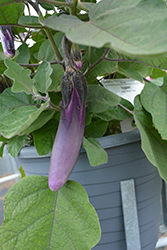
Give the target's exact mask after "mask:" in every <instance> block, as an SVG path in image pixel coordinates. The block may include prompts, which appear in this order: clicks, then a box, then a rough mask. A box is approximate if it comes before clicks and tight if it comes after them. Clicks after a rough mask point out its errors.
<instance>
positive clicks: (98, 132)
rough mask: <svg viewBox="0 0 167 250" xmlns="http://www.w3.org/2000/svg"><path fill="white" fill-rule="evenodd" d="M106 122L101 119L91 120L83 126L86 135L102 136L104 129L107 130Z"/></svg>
mask: <svg viewBox="0 0 167 250" xmlns="http://www.w3.org/2000/svg"><path fill="white" fill-rule="evenodd" d="M107 125H108V122H106V121H103V120H100V119H99V120H97V121H95V122H91V123H90V124H89V125H88V126H87V127H86V128H85V134H86V136H87V137H93V138H97V137H102V136H103V135H104V134H105V132H106V130H107Z"/></svg>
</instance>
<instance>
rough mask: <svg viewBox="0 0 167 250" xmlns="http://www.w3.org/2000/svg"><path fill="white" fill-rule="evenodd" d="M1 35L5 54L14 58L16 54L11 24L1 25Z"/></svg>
mask: <svg viewBox="0 0 167 250" xmlns="http://www.w3.org/2000/svg"><path fill="white" fill-rule="evenodd" d="M0 37H1V43H2V48H3V52H4V54H5V55H6V56H7V57H9V58H12V57H14V55H15V47H14V33H13V30H12V27H10V26H6V25H4V26H0Z"/></svg>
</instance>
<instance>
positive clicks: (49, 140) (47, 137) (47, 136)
mask: <svg viewBox="0 0 167 250" xmlns="http://www.w3.org/2000/svg"><path fill="white" fill-rule="evenodd" d="M57 127H58V121H57V120H56V119H51V120H50V121H48V122H47V123H46V124H45V125H44V126H43V127H42V128H40V129H38V130H36V131H34V133H33V135H34V146H35V148H36V150H37V153H38V154H39V155H46V154H48V153H50V152H51V151H52V147H53V143H54V139H55V136H56V132H57Z"/></svg>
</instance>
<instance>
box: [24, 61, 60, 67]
mask: <svg viewBox="0 0 167 250" xmlns="http://www.w3.org/2000/svg"><path fill="white" fill-rule="evenodd" d="M49 63H50V64H58V63H59V62H58V61H50V62H49ZM40 64H41V63H33V64H23V63H19V65H20V66H22V67H27V68H33V67H39V66H40Z"/></svg>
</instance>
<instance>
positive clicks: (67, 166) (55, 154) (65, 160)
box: [49, 87, 86, 191]
mask: <svg viewBox="0 0 167 250" xmlns="http://www.w3.org/2000/svg"><path fill="white" fill-rule="evenodd" d="M80 106H81V102H80V98H79V95H78V92H77V90H76V88H75V87H74V88H73V92H72V96H71V101H70V103H69V105H68V107H67V108H66V109H65V108H64V107H63V106H62V110H61V117H60V122H59V127H58V131H57V134H56V138H55V142H54V145H53V149H52V155H51V161H50V170H49V188H50V189H51V190H52V191H57V190H59V189H60V188H61V187H62V186H63V185H64V184H65V182H66V181H67V180H68V178H69V176H70V174H71V172H72V170H73V168H74V166H75V163H76V161H77V158H78V155H79V153H80V148H81V145H82V141H83V135H84V129H85V114H86V108H85V105H84V103H83V104H82V107H80Z"/></svg>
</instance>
